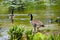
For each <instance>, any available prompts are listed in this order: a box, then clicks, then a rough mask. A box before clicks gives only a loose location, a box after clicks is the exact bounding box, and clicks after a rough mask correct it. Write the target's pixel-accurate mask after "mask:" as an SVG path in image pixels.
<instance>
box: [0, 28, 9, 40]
mask: <svg viewBox="0 0 60 40" xmlns="http://www.w3.org/2000/svg"><path fill="white" fill-rule="evenodd" d="M8 30H9V28H8V27H5V28H1V29H0V33H1V34H2V36H0V40H8V39H9V35H8V34H7V32H8Z"/></svg>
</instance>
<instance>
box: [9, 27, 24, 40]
mask: <svg viewBox="0 0 60 40" xmlns="http://www.w3.org/2000/svg"><path fill="white" fill-rule="evenodd" d="M23 32H24V28H21V27H20V26H13V27H12V28H10V30H9V32H8V34H10V36H11V37H10V40H13V39H14V40H15V39H16V40H21V37H22V35H23Z"/></svg>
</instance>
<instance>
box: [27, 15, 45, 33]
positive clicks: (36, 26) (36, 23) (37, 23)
mask: <svg viewBox="0 0 60 40" xmlns="http://www.w3.org/2000/svg"><path fill="white" fill-rule="evenodd" d="M28 15H29V16H30V23H31V24H32V25H33V27H34V33H36V32H37V29H39V28H40V27H44V24H43V23H42V22H41V21H40V20H34V19H33V15H32V14H28Z"/></svg>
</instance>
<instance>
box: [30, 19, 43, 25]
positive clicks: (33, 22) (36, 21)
mask: <svg viewBox="0 0 60 40" xmlns="http://www.w3.org/2000/svg"><path fill="white" fill-rule="evenodd" d="M31 23H32V24H33V25H34V24H36V25H37V26H40V25H43V23H42V22H41V21H40V20H32V21H31Z"/></svg>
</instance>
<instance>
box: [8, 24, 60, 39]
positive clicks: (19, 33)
mask: <svg viewBox="0 0 60 40" xmlns="http://www.w3.org/2000/svg"><path fill="white" fill-rule="evenodd" d="M8 34H9V35H10V40H60V34H49V35H48V36H47V35H45V34H42V33H40V32H37V33H36V34H34V35H33V34H32V29H27V28H26V26H24V25H20V26H12V28H10V30H9V32H8ZM23 34H25V35H26V36H25V39H23V38H24V37H23V36H24V35H23ZM22 37H23V38H22Z"/></svg>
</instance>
